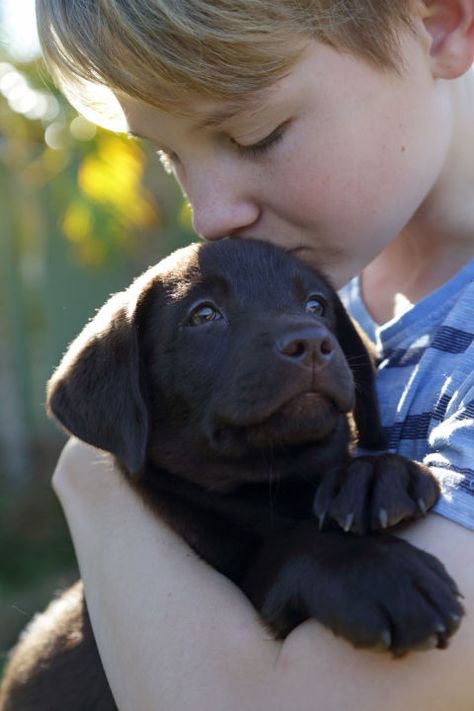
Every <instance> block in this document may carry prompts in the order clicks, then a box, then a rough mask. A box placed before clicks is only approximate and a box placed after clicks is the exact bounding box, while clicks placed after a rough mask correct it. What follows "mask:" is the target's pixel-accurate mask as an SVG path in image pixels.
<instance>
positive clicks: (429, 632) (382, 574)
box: [258, 532, 464, 657]
mask: <svg viewBox="0 0 474 711" xmlns="http://www.w3.org/2000/svg"><path fill="white" fill-rule="evenodd" d="M459 597H461V595H460V592H459V590H458V588H457V586H456V584H455V582H454V581H453V580H452V578H451V577H450V576H449V575H448V573H447V572H446V570H445V568H444V566H443V565H442V564H441V563H440V562H439V561H438V560H437V558H435V557H434V556H432V555H430V554H428V553H425V552H424V551H421V550H419V549H417V548H415V547H414V546H412V545H411V544H409V543H407V542H406V541H403V540H401V539H398V538H395V537H392V536H388V535H386V534H373V535H371V536H369V537H363V536H354V535H350V534H349V535H346V534H342V533H337V532H335V533H322V534H316V533H315V534H314V535H313V536H312V547H311V546H307V548H306V550H305V551H304V554H303V555H297V556H295V557H294V558H293V559H288V560H287V562H286V564H285V566H284V567H283V568H282V569H280V570H279V573H278V576H275V578H274V582H273V584H272V585H271V586H270V588H269V589H267V590H266V593H265V594H264V595H263V596H262V597H261V598H260V599H259V600H258V607H259V608H260V610H261V614H262V617H263V619H264V621H265V622H266V623H267V625H268V626H269V627H270V629H271V630H272V631H273V633H274V634H275V635H276V636H277V637H285V636H286V635H287V634H289V632H290V631H291V630H292V629H293V628H294V627H295V626H296V625H297V624H299V623H300V622H302V621H303V620H305V619H308V618H315V619H317V620H319V621H320V622H321V623H322V624H324V625H325V626H327V627H329V628H330V629H331V630H332V631H333V632H334V633H335V634H336V635H338V636H341V637H344V638H345V639H347V640H348V641H350V642H351V643H352V644H353V646H354V647H356V648H365V649H369V650H373V651H381V652H388V653H391V654H392V655H393V656H394V657H400V656H403V655H404V654H406V653H407V652H409V651H418V650H425V649H432V648H434V647H438V648H440V649H443V648H445V647H447V645H448V641H449V638H450V637H451V636H452V635H453V634H454V633H455V632H456V630H457V629H458V627H459V624H460V622H461V618H462V616H463V614H464V610H463V608H462V605H461V604H460V602H459Z"/></svg>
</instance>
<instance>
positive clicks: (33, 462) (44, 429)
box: [0, 0, 193, 674]
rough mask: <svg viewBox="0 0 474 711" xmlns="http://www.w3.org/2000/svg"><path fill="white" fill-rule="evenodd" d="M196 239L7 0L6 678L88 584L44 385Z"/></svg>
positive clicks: (154, 167) (3, 118)
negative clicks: (63, 87) (113, 305)
mask: <svg viewBox="0 0 474 711" xmlns="http://www.w3.org/2000/svg"><path fill="white" fill-rule="evenodd" d="M192 239H193V235H192V233H191V228H190V215H189V212H188V209H187V206H186V205H185V204H184V203H183V201H182V198H181V196H180V195H179V193H178V190H177V188H176V186H175V184H174V181H173V179H172V178H171V177H169V176H168V175H166V173H165V172H164V171H163V170H162V168H161V166H160V164H159V160H158V158H157V156H156V155H155V154H154V153H153V152H152V151H150V152H149V153H147V152H146V150H145V149H144V148H143V146H141V145H140V144H138V143H137V142H135V141H132V140H130V139H128V138H126V137H123V136H119V135H115V134H112V133H109V132H107V131H104V130H103V129H99V128H96V127H95V126H94V125H92V124H90V123H88V122H87V121H85V120H84V119H83V118H81V117H79V116H78V115H77V114H76V113H75V112H74V110H73V109H71V108H70V107H69V106H68V105H67V104H66V102H65V101H64V100H63V99H62V97H61V96H60V95H59V94H58V92H57V91H56V89H55V87H54V86H53V85H52V83H51V81H50V79H49V77H48V74H47V72H46V70H45V68H44V66H43V64H42V62H41V59H40V51H39V46H38V39H37V36H36V25H35V14H34V0H0V674H1V669H2V666H3V664H4V661H5V659H6V654H7V650H8V649H9V648H10V647H11V646H12V645H13V644H14V643H15V641H16V639H17V636H18V634H19V632H20V630H21V629H22V628H23V627H24V626H25V624H26V623H27V622H28V620H29V619H30V618H31V616H32V615H34V614H35V612H37V611H38V610H40V609H41V608H42V607H43V606H44V605H45V604H46V603H47V602H48V600H49V599H50V598H51V596H52V595H53V594H54V593H55V592H57V591H59V590H61V589H63V588H64V587H66V586H67V585H68V583H69V582H70V581H72V580H74V578H75V577H76V576H77V571H76V569H75V562H74V555H73V551H72V546H71V543H70V539H69V536H68V533H67V529H66V526H65V523H64V520H63V517H62V514H61V511H60V508H59V506H58V504H57V503H56V500H55V498H54V495H53V493H52V491H51V488H50V479H51V474H52V472H53V469H54V464H55V461H56V460H57V457H58V454H59V452H60V449H61V447H62V445H63V443H64V441H65V437H64V435H62V434H61V433H60V431H59V430H58V428H57V427H56V426H55V425H53V424H52V423H51V422H50V421H48V419H47V417H46V415H45V410H44V399H45V395H44V392H45V383H46V381H47V379H48V377H49V376H50V374H51V372H52V370H53V368H54V367H55V365H56V364H57V363H58V361H59V359H60V357H61V354H62V353H63V352H64V350H65V348H66V346H67V344H68V343H69V342H70V341H71V339H72V338H73V337H74V336H75V335H76V334H77V333H78V332H79V331H80V329H81V327H82V326H83V325H84V324H85V322H86V321H87V320H88V319H89V318H90V317H91V316H92V315H93V313H94V311H95V310H96V309H97V308H98V307H99V306H100V305H101V304H102V303H103V302H104V301H105V299H106V298H107V296H108V295H109V294H111V293H113V292H114V291H117V290H120V289H121V288H123V287H125V286H126V285H127V284H128V283H129V282H130V281H131V279H132V278H133V277H134V276H135V275H137V274H138V273H140V272H141V271H143V269H145V268H146V267H147V266H149V265H150V264H153V263H155V262H156V261H158V260H159V259H160V257H161V256H163V255H165V254H167V253H168V252H170V251H171V250H172V249H174V248H176V247H178V246H181V245H183V244H186V243H187V242H189V241H191V240H192Z"/></svg>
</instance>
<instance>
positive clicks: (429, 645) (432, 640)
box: [415, 635, 439, 652]
mask: <svg viewBox="0 0 474 711" xmlns="http://www.w3.org/2000/svg"><path fill="white" fill-rule="evenodd" d="M438 644H439V639H438V637H437V636H436V635H433V636H432V637H428V639H427V640H426V642H423V644H420V645H419V646H418V647H415V650H416V651H418V652H425V651H427V650H429V649H436V647H437V646H438Z"/></svg>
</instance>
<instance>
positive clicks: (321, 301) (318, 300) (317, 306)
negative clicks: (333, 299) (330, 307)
mask: <svg viewBox="0 0 474 711" xmlns="http://www.w3.org/2000/svg"><path fill="white" fill-rule="evenodd" d="M326 308H327V301H326V299H325V298H324V296H320V295H319V294H313V295H312V296H310V297H309V299H308V301H307V302H306V304H305V311H306V313H308V314H313V316H324V315H325V313H326Z"/></svg>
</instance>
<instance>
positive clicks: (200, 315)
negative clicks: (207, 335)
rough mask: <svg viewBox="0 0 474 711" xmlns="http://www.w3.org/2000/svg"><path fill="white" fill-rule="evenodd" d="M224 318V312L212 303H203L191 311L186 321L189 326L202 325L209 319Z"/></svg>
mask: <svg viewBox="0 0 474 711" xmlns="http://www.w3.org/2000/svg"><path fill="white" fill-rule="evenodd" d="M221 318H222V314H221V312H220V311H218V310H217V309H216V308H215V307H214V306H211V304H201V306H197V307H196V308H195V309H194V310H193V311H191V313H190V315H189V318H188V320H187V322H186V325H187V326H202V325H203V324H205V323H209V321H218V320H219V319H221Z"/></svg>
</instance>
